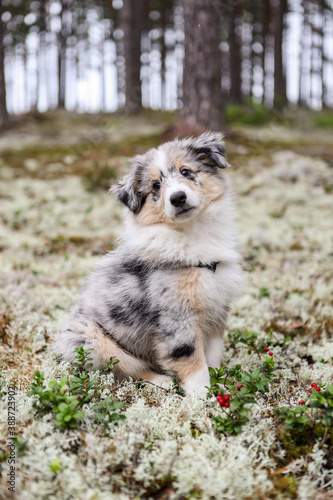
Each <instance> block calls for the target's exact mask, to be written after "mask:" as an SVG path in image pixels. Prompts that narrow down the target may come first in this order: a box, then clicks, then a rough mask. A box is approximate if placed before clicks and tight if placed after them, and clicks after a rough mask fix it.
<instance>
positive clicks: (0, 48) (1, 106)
mask: <svg viewBox="0 0 333 500" xmlns="http://www.w3.org/2000/svg"><path fill="white" fill-rule="evenodd" d="M2 14H3V5H2V1H1V0H0V128H5V127H7V126H8V124H9V117H8V111H7V102H6V82H5V48H4V25H3V21H2Z"/></svg>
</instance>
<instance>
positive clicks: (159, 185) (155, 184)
mask: <svg viewBox="0 0 333 500" xmlns="http://www.w3.org/2000/svg"><path fill="white" fill-rule="evenodd" d="M160 187H161V183H160V182H154V184H153V190H154V191H159V190H160Z"/></svg>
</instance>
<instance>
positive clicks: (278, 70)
mask: <svg viewBox="0 0 333 500" xmlns="http://www.w3.org/2000/svg"><path fill="white" fill-rule="evenodd" d="M286 12H287V0H279V1H277V2H276V3H275V31H274V107H275V108H277V109H281V108H283V107H284V106H285V104H286V103H287V86H286V75H285V68H284V60H283V35H284V19H285V14H286Z"/></svg>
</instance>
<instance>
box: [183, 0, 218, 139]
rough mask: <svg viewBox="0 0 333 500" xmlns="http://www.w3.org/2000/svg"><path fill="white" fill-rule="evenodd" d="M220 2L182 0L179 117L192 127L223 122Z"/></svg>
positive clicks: (197, 128) (214, 126) (198, 127)
mask: <svg viewBox="0 0 333 500" xmlns="http://www.w3.org/2000/svg"><path fill="white" fill-rule="evenodd" d="M219 6H220V3H219V2H218V1H217V0H183V9H184V25H185V40H184V47H185V60H184V78H183V107H182V109H181V112H180V118H181V120H182V121H183V122H185V123H187V124H188V125H189V126H190V127H192V128H193V129H194V130H195V129H196V130H198V131H199V130H200V129H206V128H210V129H213V130H220V129H221V127H222V126H223V124H224V106H223V99H222V89H221V76H222V75H221V71H222V63H221V62H222V57H221V52H220V49H219V44H220V12H219Z"/></svg>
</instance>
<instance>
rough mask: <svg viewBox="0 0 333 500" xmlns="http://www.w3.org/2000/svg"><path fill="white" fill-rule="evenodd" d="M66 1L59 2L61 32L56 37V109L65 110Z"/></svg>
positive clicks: (67, 34) (67, 32)
mask: <svg viewBox="0 0 333 500" xmlns="http://www.w3.org/2000/svg"><path fill="white" fill-rule="evenodd" d="M68 4H69V1H68V0H61V14H60V17H61V30H60V32H59V36H58V108H61V109H64V108H65V100H66V63H67V38H68V36H69V31H68V26H67V25H66V24H67V23H65V21H64V19H65V16H64V11H65V10H66V7H67V9H68Z"/></svg>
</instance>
